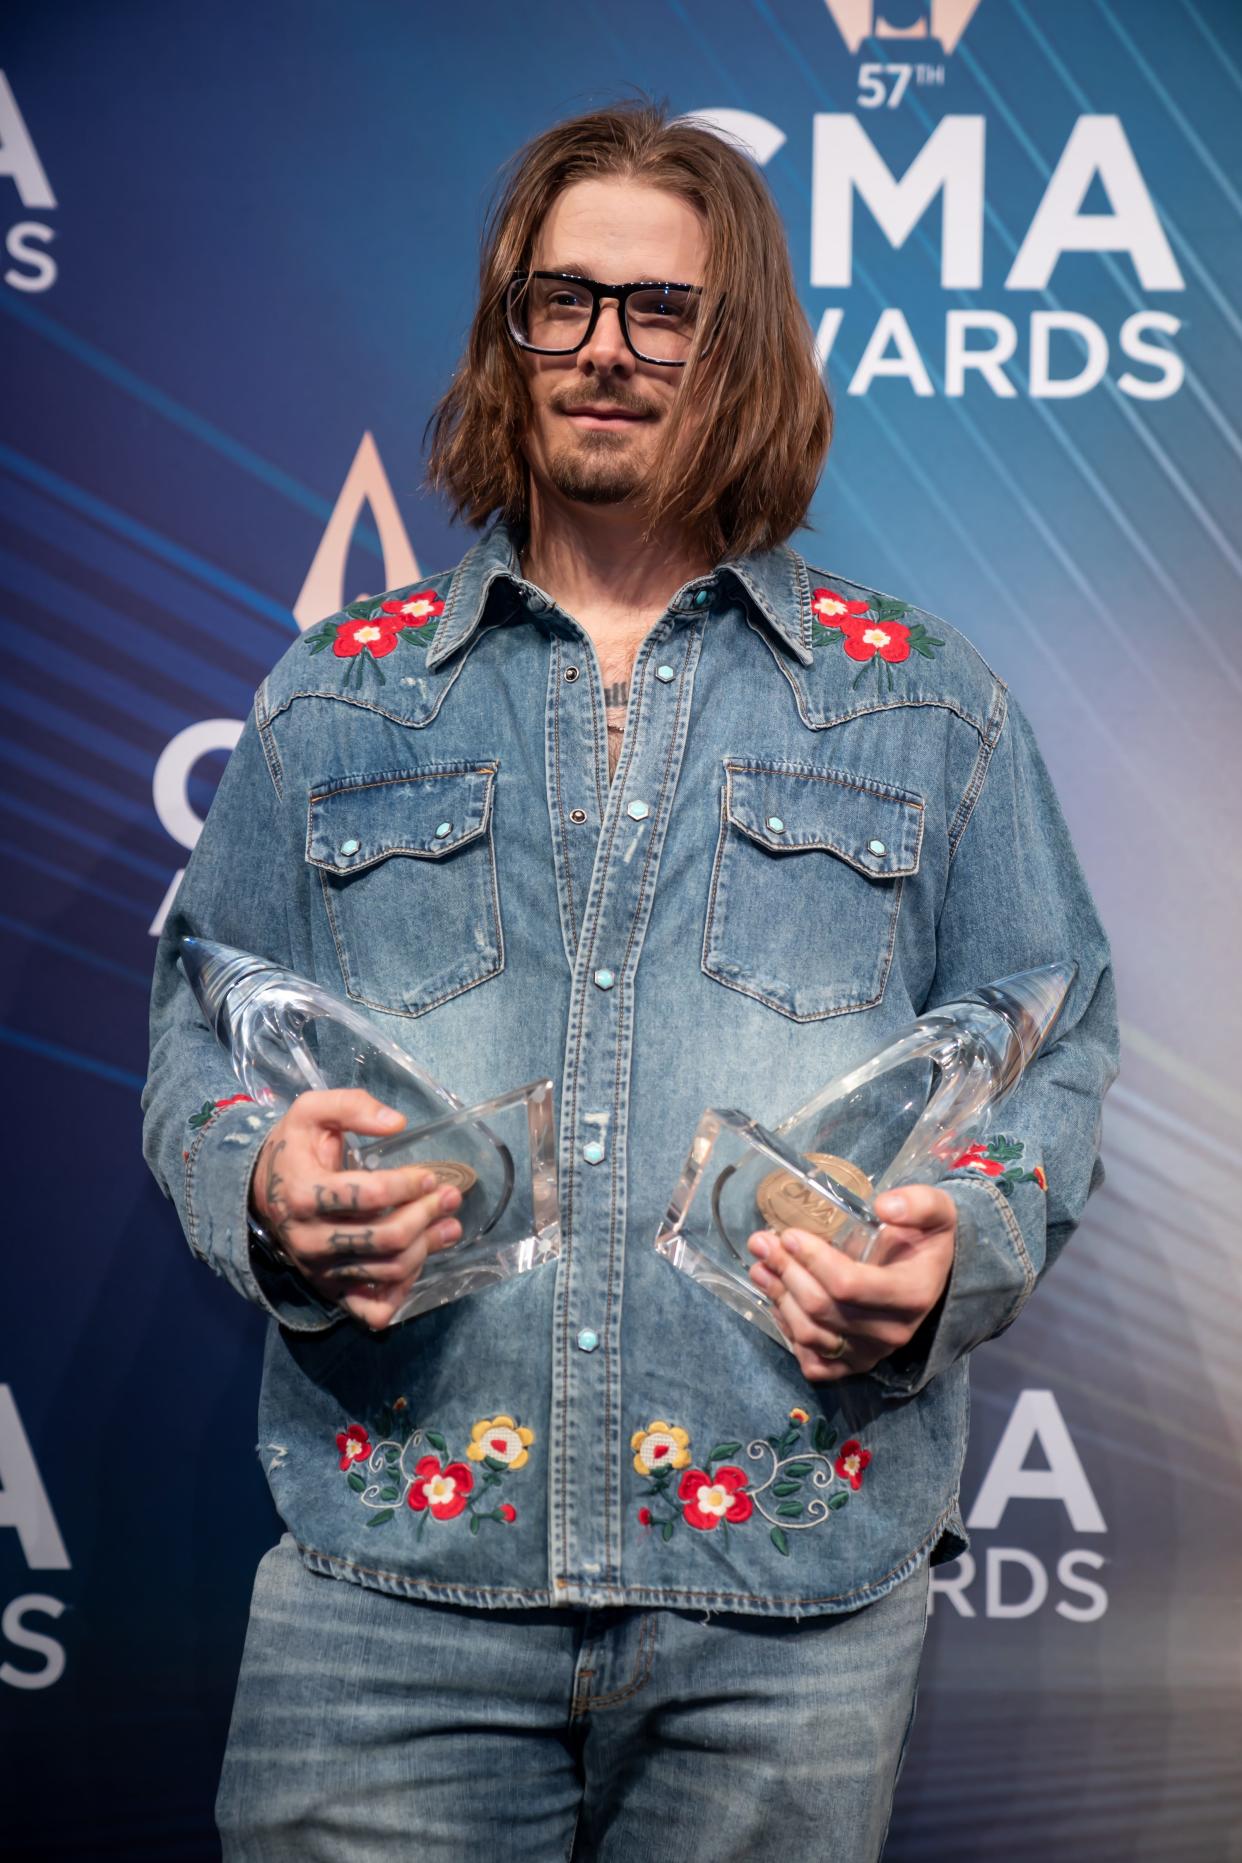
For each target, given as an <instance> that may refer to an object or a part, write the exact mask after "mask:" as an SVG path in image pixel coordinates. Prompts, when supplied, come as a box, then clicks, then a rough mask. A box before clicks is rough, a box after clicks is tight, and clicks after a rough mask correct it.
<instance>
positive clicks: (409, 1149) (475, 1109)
mask: <svg viewBox="0 0 1242 1863" xmlns="http://www.w3.org/2000/svg"><path fill="white" fill-rule="evenodd" d="M346 1146H347V1162H348V1164H350V1165H352V1166H353V1167H355V1168H360V1169H362V1170H367V1171H377V1170H391V1169H393V1168H394V1167H397V1166H402V1165H411V1164H414V1165H421V1166H422V1167H423V1169H424V1170H433V1171H434V1172H435V1174H436V1180H437V1182H438V1183H444V1184H454V1185H455V1186H456V1187H457V1189H458V1190H460V1191H461V1193H462V1200H461V1203H460V1204H459V1205H458V1207H457V1209H456V1210H455V1211H454V1212H453V1215H454V1216H455V1218H456V1220H457V1221H458V1222H459V1223H460V1224H461V1228H462V1233H461V1235H460V1237H459V1238H458V1240H457V1241H456V1242H453V1243H450V1245H449V1246H448V1247H447V1248H444V1249H439V1250H437V1251H436V1252H435V1253H434V1254H429V1255H428V1256H427V1258H426V1260H425V1261H424V1263H423V1268H422V1273H421V1274H420V1275H419V1277H418V1280H417V1281H416V1282H415V1284H414V1286H413V1288H412V1289H411V1290H410V1296H409V1299H408V1300H406V1301H405V1303H404V1304H403V1305H402V1306H401V1307H400V1308H399V1309H398V1310H397V1312H396V1313H395V1314H394V1315H393V1318H392V1321H391V1322H390V1324H392V1325H394V1326H395V1325H398V1324H400V1322H401V1321H402V1320H409V1319H413V1318H415V1316H416V1315H417V1314H420V1313H426V1312H427V1311H428V1310H429V1309H430V1308H432V1307H443V1306H447V1305H448V1303H449V1302H450V1301H453V1300H461V1299H464V1297H465V1296H466V1295H467V1294H475V1293H479V1292H480V1291H481V1290H482V1289H483V1288H486V1287H493V1286H495V1285H496V1283H497V1282H498V1281H507V1280H509V1279H511V1278H512V1276H514V1275H518V1274H527V1273H529V1272H530V1270H531V1269H532V1268H540V1267H542V1266H543V1265H544V1264H545V1263H546V1262H550V1261H555V1260H556V1259H557V1257H558V1256H559V1255H560V1252H561V1229H560V1221H559V1216H558V1206H557V1196H556V1151H555V1132H554V1120H553V1109H552V1082H551V1081H550V1080H535V1081H531V1082H530V1083H529V1085H527V1086H525V1087H517V1088H514V1089H513V1090H512V1091H511V1092H509V1093H502V1094H500V1095H499V1096H498V1097H497V1098H496V1099H494V1100H485V1101H483V1102H482V1103H481V1104H480V1105H478V1106H469V1107H463V1108H462V1109H461V1110H460V1111H459V1112H453V1113H449V1114H446V1115H445V1116H444V1117H443V1118H440V1119H436V1120H433V1121H431V1123H429V1124H424V1125H420V1126H417V1127H415V1128H414V1129H413V1130H408V1131H405V1132H398V1133H395V1134H394V1135H393V1137H391V1138H381V1139H359V1138H356V1137H354V1136H353V1135H352V1134H347V1135H346Z"/></svg>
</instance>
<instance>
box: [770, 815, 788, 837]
mask: <svg viewBox="0 0 1242 1863" xmlns="http://www.w3.org/2000/svg"><path fill="white" fill-rule="evenodd" d="M768 827H769V828H770V829H771V830H772V833H773V834H784V832H785V824H784V822H783V821H782V820H781V818H780V816H779V815H769V816H768Z"/></svg>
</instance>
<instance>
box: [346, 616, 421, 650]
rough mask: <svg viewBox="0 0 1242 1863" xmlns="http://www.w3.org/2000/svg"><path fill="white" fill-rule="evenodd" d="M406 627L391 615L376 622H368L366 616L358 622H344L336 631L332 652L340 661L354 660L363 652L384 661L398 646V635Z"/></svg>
mask: <svg viewBox="0 0 1242 1863" xmlns="http://www.w3.org/2000/svg"><path fill="white" fill-rule="evenodd" d="M404 626H405V623H404V622H403V621H398V620H396V619H395V618H394V617H393V616H391V615H381V616H380V617H379V618H378V619H377V620H375V621H368V620H367V618H366V616H365V615H362V616H360V617H359V618H358V620H356V621H343V622H342V623H341V625H340V627H339V628H338V629H337V630H336V639H335V640H334V641H333V643H332V651H333V653H334V654H336V656H337V658H338V659H340V660H352V659H353V658H354V655H355V654H359V653H363V652H369V653H370V654H371V657H372V659H375V660H382V659H383V657H384V655H385V654H386V653H391V652H392V650H393V648H394V647H395V646H396V644H397V634H398V632H399V630H400V629H401V628H402V627H404Z"/></svg>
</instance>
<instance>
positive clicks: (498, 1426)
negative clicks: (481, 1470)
mask: <svg viewBox="0 0 1242 1863" xmlns="http://www.w3.org/2000/svg"><path fill="white" fill-rule="evenodd" d="M470 1435H471V1439H472V1440H471V1442H470V1446H469V1448H468V1449H467V1450H466V1454H467V1455H468V1456H469V1457H470V1460H471V1461H472V1462H483V1461H486V1460H487V1459H488V1457H490V1458H491V1460H492V1461H493V1462H503V1463H504V1465H505V1467H506V1468H521V1467H522V1464H523V1463H524V1462H527V1461H528V1460H529V1459H530V1448H529V1445H530V1444H531V1443H533V1442H534V1440H535V1432H534V1430H527V1429H522V1428H520V1427H519V1426H518V1424H517V1423H516V1422H515V1421H514V1419H513V1418H512V1417H481V1418H480V1419H479V1421H478V1422H477V1423H476V1424H475V1426H474V1428H473V1429H472V1430H471V1432H470Z"/></svg>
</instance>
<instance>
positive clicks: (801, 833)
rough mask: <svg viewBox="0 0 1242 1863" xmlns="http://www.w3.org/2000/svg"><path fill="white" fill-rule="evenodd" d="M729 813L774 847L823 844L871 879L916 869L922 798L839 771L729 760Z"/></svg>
mask: <svg viewBox="0 0 1242 1863" xmlns="http://www.w3.org/2000/svg"><path fill="white" fill-rule="evenodd" d="M725 809H726V811H727V813H728V816H729V820H730V821H731V822H732V823H733V824H734V826H735V827H737V828H740V829H741V831H742V833H743V834H745V835H749V837H750V839H751V840H752V841H756V842H758V844H759V846H760V847H763V848H767V849H768V851H769V852H770V853H773V854H788V853H796V852H798V851H799V850H801V849H807V848H822V849H823V850H824V852H825V853H829V854H836V855H837V856H838V857H839V858H840V859H841V860H845V861H848V862H849V864H850V866H851V867H856V868H857V869H858V871H859V872H860V873H865V874H867V875H869V876H870V877H871V878H873V879H897V878H898V877H900V876H901V875H903V874H910V873H917V872H918V870H919V850H920V848H921V847H922V844H923V798H922V797H921V796H918V795H915V794H914V793H913V792H912V791H911V790H906V789H895V788H893V786H892V785H891V784H889V783H880V782H873V781H872V780H871V779H870V778H869V777H861V776H855V775H852V774H849V773H847V772H845V771H837V770H812V769H809V768H795V767H792V766H791V765H789V764H786V763H776V762H772V763H765V762H764V761H763V760H762V759H760V758H747V759H743V758H740V757H739V758H734V757H726V759H725Z"/></svg>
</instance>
